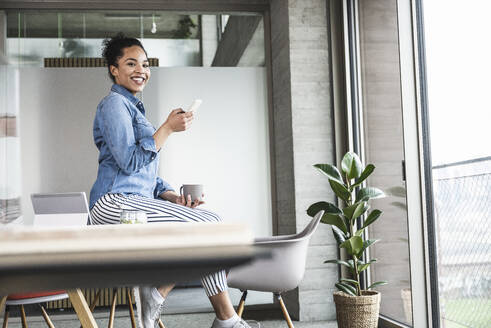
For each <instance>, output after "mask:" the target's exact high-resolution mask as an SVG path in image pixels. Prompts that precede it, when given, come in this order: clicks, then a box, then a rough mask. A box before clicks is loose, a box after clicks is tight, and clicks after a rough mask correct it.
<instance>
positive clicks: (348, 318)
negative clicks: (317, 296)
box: [333, 290, 380, 328]
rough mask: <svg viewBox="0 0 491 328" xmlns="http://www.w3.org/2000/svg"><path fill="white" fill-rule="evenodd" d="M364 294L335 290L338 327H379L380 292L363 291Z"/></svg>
mask: <svg viewBox="0 0 491 328" xmlns="http://www.w3.org/2000/svg"><path fill="white" fill-rule="evenodd" d="M362 294H363V295H362V296H351V295H348V294H346V293H343V292H340V291H338V292H334V295H333V296H334V303H335V304H336V317H337V320H338V328H377V325H378V313H379V309H380V293H379V292H377V291H371V290H367V291H363V292H362Z"/></svg>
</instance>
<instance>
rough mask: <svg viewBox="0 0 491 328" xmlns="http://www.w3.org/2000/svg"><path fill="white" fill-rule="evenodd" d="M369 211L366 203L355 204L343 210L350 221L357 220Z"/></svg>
mask: <svg viewBox="0 0 491 328" xmlns="http://www.w3.org/2000/svg"><path fill="white" fill-rule="evenodd" d="M368 209H369V206H368V204H367V203H366V202H360V203H354V204H353V205H350V206H346V207H345V208H343V213H344V215H346V217H347V218H348V219H349V220H353V219H356V218H357V217H359V216H360V215H362V214H363V213H365V212H366V211H367V210H368Z"/></svg>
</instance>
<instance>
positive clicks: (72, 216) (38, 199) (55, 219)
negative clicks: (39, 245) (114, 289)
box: [3, 192, 89, 328]
mask: <svg viewBox="0 0 491 328" xmlns="http://www.w3.org/2000/svg"><path fill="white" fill-rule="evenodd" d="M31 199H32V203H33V208H34V212H35V217H34V221H33V225H34V226H64V225H80V226H82V225H85V224H86V222H87V216H88V214H89V211H88V207H87V200H86V197H85V193H84V192H79V193H64V194H33V195H31ZM67 218H68V220H67V221H68V222H67V221H65V220H66V219H67ZM66 298H68V294H67V292H66V291H65V290H56V291H44V292H35V293H22V294H10V295H8V297H7V300H6V302H5V305H6V307H5V314H4V322H3V328H6V327H7V325H8V319H9V310H10V307H11V306H16V305H18V306H20V313H21V320H22V327H23V328H27V318H26V313H25V310H24V305H27V304H39V306H40V308H41V313H42V314H43V317H44V320H45V321H46V324H47V325H48V326H49V327H50V328H53V327H54V325H53V323H52V321H51V319H50V318H49V316H48V314H47V313H46V309H45V308H44V307H43V306H42V305H41V303H45V302H50V301H57V300H62V299H66Z"/></svg>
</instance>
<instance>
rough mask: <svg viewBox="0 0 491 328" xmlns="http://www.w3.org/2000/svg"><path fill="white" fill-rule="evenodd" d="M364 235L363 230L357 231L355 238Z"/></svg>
mask: <svg viewBox="0 0 491 328" xmlns="http://www.w3.org/2000/svg"><path fill="white" fill-rule="evenodd" d="M362 233H363V229H360V230H356V232H355V236H360V237H361V235H362Z"/></svg>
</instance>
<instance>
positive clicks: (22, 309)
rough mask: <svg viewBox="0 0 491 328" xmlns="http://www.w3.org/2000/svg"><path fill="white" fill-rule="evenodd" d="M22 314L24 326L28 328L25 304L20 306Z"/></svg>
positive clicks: (23, 327)
mask: <svg viewBox="0 0 491 328" xmlns="http://www.w3.org/2000/svg"><path fill="white" fill-rule="evenodd" d="M20 315H21V319H22V328H27V318H26V311H25V310H24V305H21V306H20Z"/></svg>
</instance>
